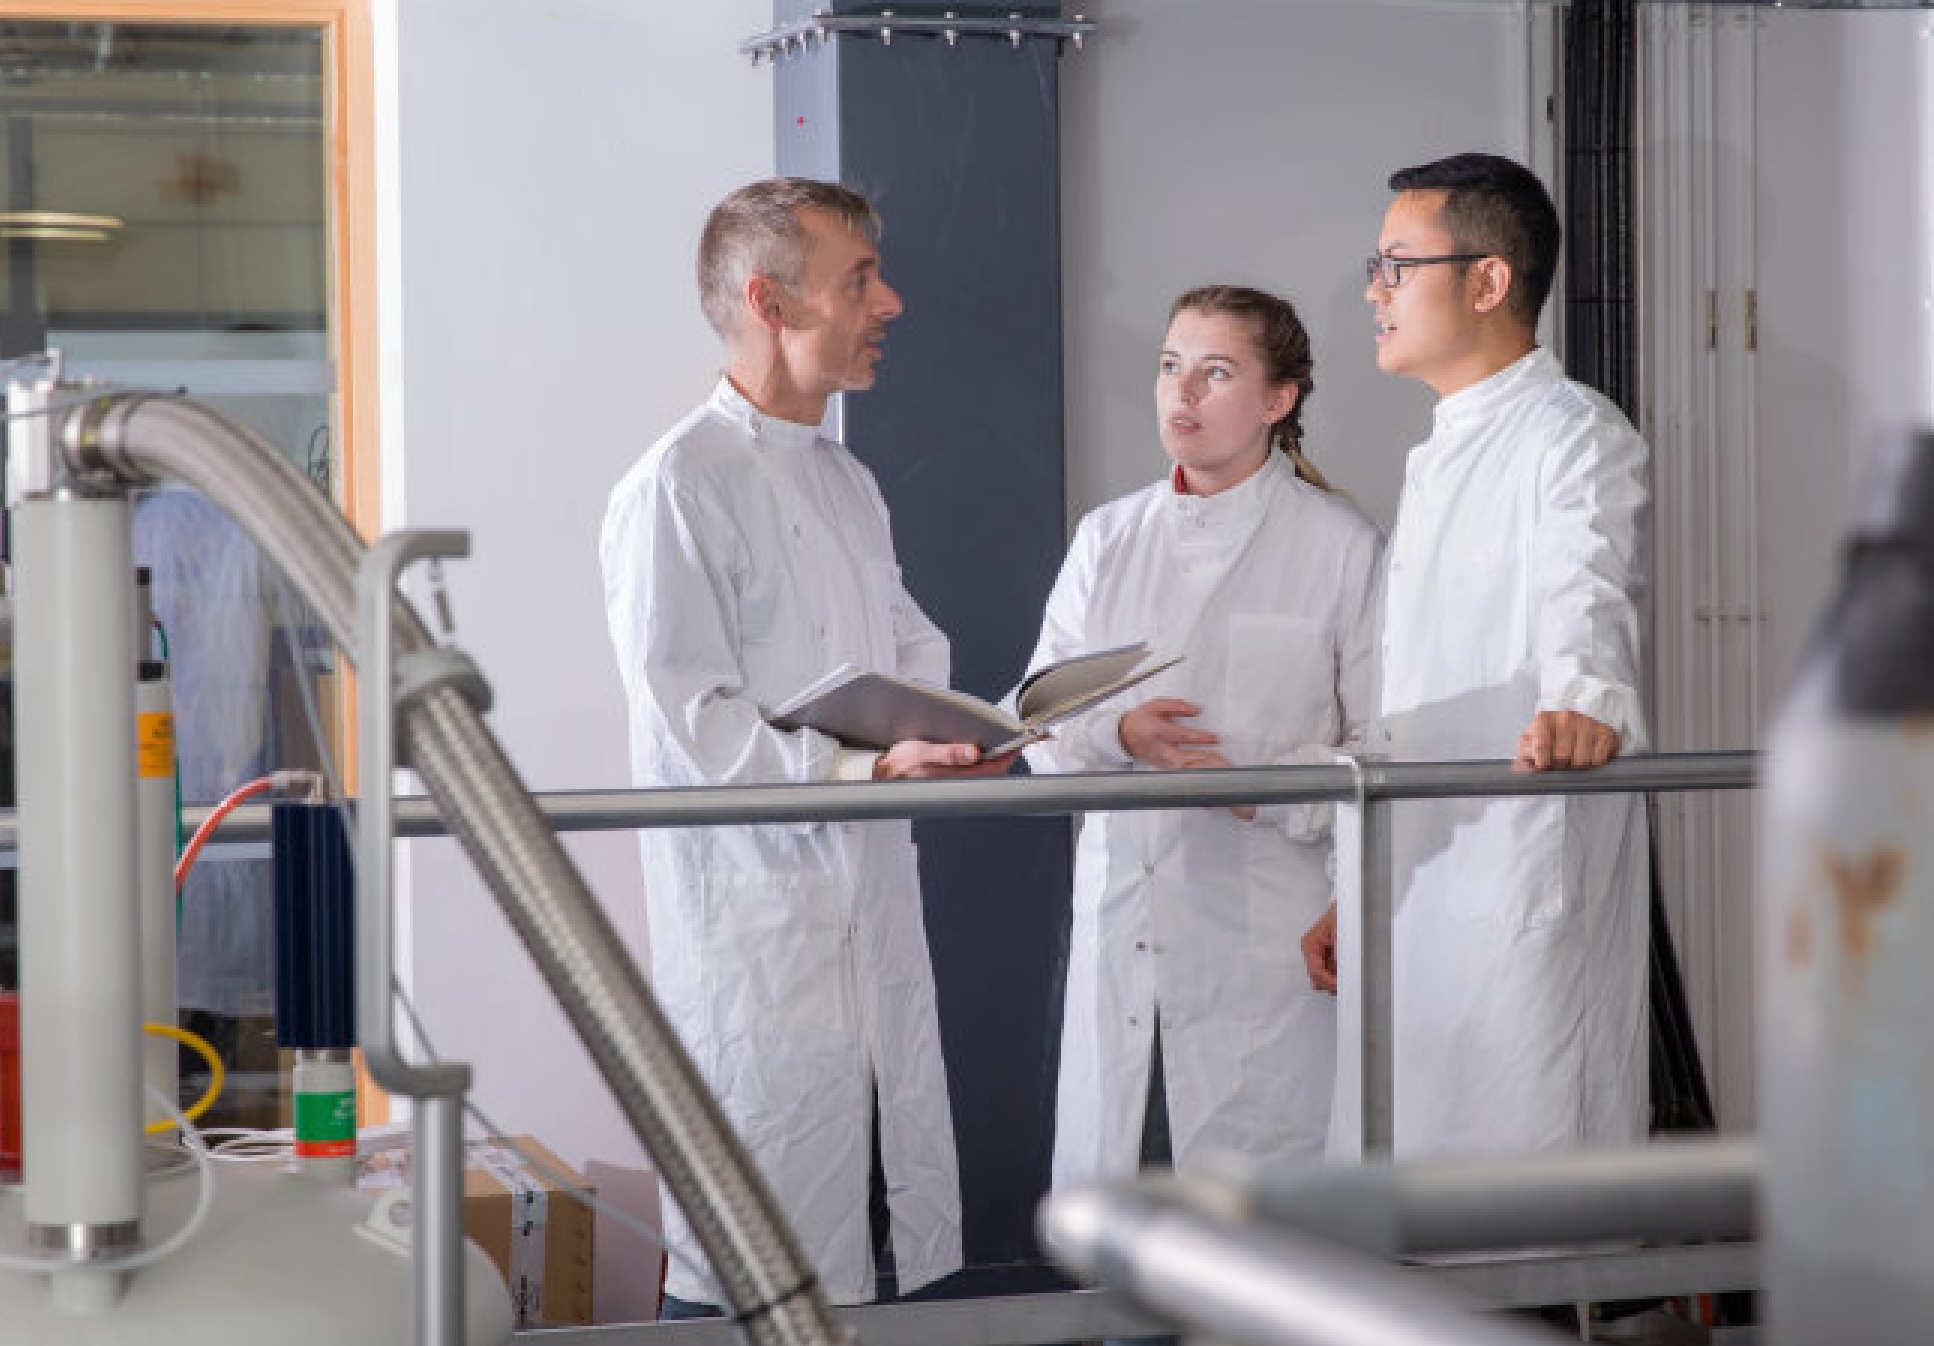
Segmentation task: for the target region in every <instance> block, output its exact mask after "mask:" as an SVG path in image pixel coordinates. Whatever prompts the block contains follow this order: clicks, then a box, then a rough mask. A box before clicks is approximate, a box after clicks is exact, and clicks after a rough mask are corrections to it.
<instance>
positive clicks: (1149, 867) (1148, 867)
mask: <svg viewBox="0 0 1934 1346" xmlns="http://www.w3.org/2000/svg"><path fill="white" fill-rule="evenodd" d="M1142 874H1143V876H1144V877H1146V878H1151V879H1152V878H1154V877H1155V862H1154V861H1153V860H1148V861H1144V862H1143V864H1142Z"/></svg>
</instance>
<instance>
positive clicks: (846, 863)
mask: <svg viewBox="0 0 1934 1346" xmlns="http://www.w3.org/2000/svg"><path fill="white" fill-rule="evenodd" d="M600 555H601V559H602V562H603V567H604V584H605V603H606V609H607V614H608V616H609V620H610V627H611V639H612V643H613V645H614V646H615V648H616V653H617V658H618V667H619V671H620V673H621V674H622V676H623V679H624V684H625V691H626V696H627V700H628V702H629V705H630V722H631V754H632V769H633V776H634V778H635V779H636V781H637V783H638V784H639V785H641V786H682V785H725V784H746V783H753V782H783V781H816V780H827V779H831V778H833V777H834V775H835V773H836V772H837V771H839V769H840V765H841V761H842V758H844V757H850V756H851V755H850V754H842V753H841V752H840V751H839V749H838V746H837V745H836V744H835V743H834V741H833V740H832V739H830V738H827V737H825V736H824V735H821V734H819V733H817V732H815V731H812V730H800V731H797V732H793V733H781V732H780V731H779V730H776V729H774V728H772V727H771V726H770V725H768V724H766V723H765V721H764V720H763V718H762V717H761V714H760V710H761V707H770V706H773V705H776V704H778V703H779V702H780V701H782V700H784V699H785V698H786V697H788V696H790V695H792V694H793V693H794V692H796V691H798V690H799V689H800V688H802V687H804V686H805V685H806V684H807V683H809V682H811V681H813V680H814V679H816V678H818V677H820V676H821V675H823V674H824V673H826V672H827V671H828V670H829V669H831V668H833V667H835V666H836V665H839V664H841V663H851V664H854V665H856V666H858V667H861V668H867V669H880V670H885V671H888V672H893V673H897V674H899V675H901V676H904V677H911V678H917V679H920V680H922V681H926V682H930V683H933V684H936V685H945V683H946V681H947V671H948V650H947V640H946V637H945V636H943V635H942V634H941V633H940V632H939V630H938V629H936V628H935V627H934V625H933V624H932V623H931V622H929V621H928V620H927V618H926V617H925V615H924V614H922V613H921V611H920V609H919V607H918V606H917V605H915V603H914V601H913V599H912V598H911V597H909V596H908V594H907V592H906V590H905V588H904V587H902V585H901V582H900V571H899V567H898V566H897V565H896V564H895V562H894V553H893V540H892V534H891V530H890V528H889V525H888V520H887V511H886V505H885V503H884V502H883V501H882V499H881V498H880V494H879V489H878V487H877V486H876V485H875V483H874V481H873V477H872V475H871V474H870V473H869V472H867V470H866V469H865V468H864V467H862V466H861V465H860V463H859V462H858V460H856V459H855V458H854V457H853V456H852V455H851V454H850V453H848V452H847V451H846V449H844V448H843V447H841V446H840V445H838V444H836V443H834V442H832V441H831V440H829V439H826V438H823V437H821V436H820V435H819V434H818V433H817V432H816V431H815V429H814V428H813V427H809V426H800V425H794V424H791V423H788V422H784V421H780V420H777V419H775V418H772V417H767V416H763V415H761V414H760V413H759V412H758V411H757V410H755V409H754V408H753V407H752V405H751V404H750V403H748V402H747V401H746V400H745V399H744V398H743V397H741V396H740V395H739V393H738V392H737V391H736V390H734V389H733V387H732V386H731V384H730V383H729V382H727V381H724V380H721V381H720V383H719V385H718V387H717V389H716V390H715V391H714V393H713V394H712V397H711V399H710V400H709V401H708V402H707V403H706V405H704V406H703V407H701V408H699V409H698V410H697V411H695V412H694V413H693V414H692V415H690V416H688V417H687V418H686V419H685V420H684V421H682V422H681V423H680V424H679V425H678V426H677V427H676V428H674V429H673V430H672V431H671V432H670V433H669V434H667V435H666V436H665V437H664V438H663V439H661V440H660V441H659V442H658V443H657V444H656V445H654V446H653V447H652V449H651V450H650V452H648V453H647V454H645V456H644V457H643V458H642V459H641V460H640V461H639V462H638V463H637V465H636V466H634V467H633V468H632V469H631V471H630V472H629V473H627V474H626V476H625V477H624V479H623V480H622V481H620V482H619V483H618V485H617V487H616V488H615V489H614V490H613V491H612V493H611V499H610V503H609V506H608V509H607V512H606V515H605V521H604V530H603V534H602V537H601V539H600ZM639 839H640V849H641V851H642V854H643V859H644V871H645V893H646V912H647V915H648V920H649V928H650V934H651V964H652V986H653V991H654V992H655V994H656V995H657V997H658V1000H659V1002H660V1004H662V1005H663V1006H664V1009H665V1012H666V1014H667V1015H669V1016H670V1018H671V1021H672V1023H673V1025H674V1026H675V1027H676V1028H677V1029H678V1032H679V1034H680V1036H681V1037H682V1038H683V1040H684V1043H685V1046H686V1047H687V1049H688V1050H689V1051H690V1052H691V1054H692V1057H693V1059H694V1060H695V1061H696V1062H697V1064H698V1069H699V1071H700V1073H701V1074H702V1075H703V1076H704V1077H705V1080H706V1082H707V1083H708V1084H709V1085H710V1086H711V1088H712V1090H713V1092H714V1093H716V1094H717V1095H718V1098H719V1101H720V1103H721V1104H722V1105H723V1107H724V1109H725V1113H726V1115H727V1116H728V1117H729V1118H730V1119H731V1121H732V1124H733V1126H734V1127H735V1128H736V1129H737V1130H738V1133H739V1135H740V1137H741V1138H742V1139H743V1140H744V1141H745V1144H746V1147H747V1148H748V1149H749V1150H750V1151H751V1154H752V1157H753V1159H754V1160H755V1161H756V1162H757V1164H758V1165H759V1168H760V1170H761V1171H762V1172H763V1173H764V1174H765V1176H766V1178H767V1180H768V1181H769V1182H770V1183H771V1184H772V1187H773V1190H774V1192H775V1194H776V1195H777V1197H778V1200H779V1204H780V1205H781V1207H783V1208H784V1210H785V1212H786V1215H787V1216H788V1218H790V1220H791V1221H792V1223H793V1227H794V1228H795V1229H796V1230H797V1231H798V1234H799V1237H800V1240H801V1242H802V1245H803V1246H804V1248H805V1251H806V1253H807V1255H808V1256H809V1257H810V1258H811V1259H812V1261H813V1263H814V1264H815V1265H816V1266H817V1267H818V1269H819V1272H820V1275H821V1277H822V1279H823V1282H824V1285H825V1289H826V1292H827V1294H828V1295H829V1296H830V1297H831V1298H832V1300H833V1301H834V1302H835V1303H854V1302H860V1301H864V1300H868V1299H871V1298H872V1297H873V1294H874V1285H873V1254H872V1241H871V1235H870V1231H869V1225H868V1216H867V1178H868V1173H869V1170H870V1159H871V1153H870V1148H869V1141H870V1137H871V1130H870V1127H869V1117H870V1115H871V1110H872V1106H873V1093H874V1089H875V1086H876V1084H877V1087H878V1091H879V1112H880V1124H881V1133H880V1148H881V1157H882V1162H883V1163H884V1165H885V1170H886V1179H887V1188H888V1201H889V1205H890V1207H891V1211H892V1238H893V1249H894V1255H895V1261H896V1267H897V1272H898V1275H899V1283H900V1287H901V1289H902V1290H911V1289H915V1288H917V1287H919V1286H921V1285H924V1284H926V1283H927V1282H928V1281H931V1280H933V1279H935V1278H936V1277H939V1276H943V1275H946V1274H948V1273H949V1272H952V1271H954V1270H956V1269H958V1268H959V1266H960V1264H961V1253H960V1180H959V1173H958V1168H957V1164H956V1160H955V1154H954V1133H953V1120H952V1112H951V1109H950V1107H949V1105H948V1099H947V1077H946V1071H945V1068H944V1065H943V1062H942V1059H941V1054H940V1032H939V1020H938V1014H937V1010H936V1007H935V999H934V986H933V971H932V967H931V964H930V961H929V958H928V952H927V941H926V929H925V924H924V922H923V920H922V916H921V909H920V879H919V871H918V869H917V867H916V863H915V855H914V847H913V840H912V831H911V827H910V825H909V824H908V823H907V822H905V821H882V822H865V823H839V824H816V825H771V826H755V827H720V828H691V829H664V830H648V831H644V832H641V833H640V834H639ZM667 1209H668V1215H667V1220H666V1232H667V1235H668V1236H669V1238H670V1239H671V1240H672V1242H673V1243H674V1244H675V1246H676V1247H677V1248H678V1250H679V1251H680V1252H681V1253H683V1254H685V1255H687V1256H688V1257H690V1258H691V1259H692V1260H693V1261H695V1262H699V1261H701V1253H700V1250H699V1247H698V1244H697V1241H696V1240H695V1239H694V1237H693V1235H692V1231H691V1228H690V1226H689V1224H688V1223H687V1222H686V1221H685V1220H684V1219H683V1218H682V1217H681V1216H679V1215H678V1214H676V1212H675V1211H674V1210H673V1209H672V1207H671V1203H669V1202H668V1203H667ZM667 1289H668V1290H669V1292H670V1293H672V1294H674V1295H677V1296H679V1297H681V1298H685V1299H693V1300H701V1301H706V1302H711V1303H718V1302H720V1300H721V1294H720V1291H719V1290H718V1288H717V1287H716V1285H715V1284H711V1283H708V1282H707V1281H705V1280H700V1279H699V1278H697V1277H696V1276H694V1275H693V1274H691V1273H690V1272H688V1271H686V1269H685V1268H683V1267H681V1266H680V1265H679V1264H678V1263H677V1262H676V1261H674V1262H673V1263H672V1267H671V1273H670V1279H669V1281H668V1283H667Z"/></svg>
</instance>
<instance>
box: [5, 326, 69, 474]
mask: <svg viewBox="0 0 1934 1346" xmlns="http://www.w3.org/2000/svg"><path fill="white" fill-rule="evenodd" d="M60 380H61V354H60V352H59V351H49V352H47V357H46V360H45V362H44V363H42V364H40V365H38V366H37V367H28V366H22V367H20V368H18V369H17V370H16V371H14V372H12V373H10V374H9V376H8V379H7V434H6V444H7V504H8V506H9V507H12V506H14V505H18V504H19V503H20V502H21V501H23V500H26V499H29V498H31V497H33V496H41V495H48V494H50V493H51V492H52V491H53V489H54V487H55V486H56V485H57V484H58V482H59V477H60V459H59V455H57V454H56V453H55V452H54V427H53V416H52V414H51V409H52V404H53V398H54V393H55V392H56V391H57V390H58V389H59V388H60Z"/></svg>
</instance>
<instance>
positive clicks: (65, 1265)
mask: <svg viewBox="0 0 1934 1346" xmlns="http://www.w3.org/2000/svg"><path fill="white" fill-rule="evenodd" d="M148 1097H149V1099H150V1100H152V1101H153V1102H154V1104H155V1105H156V1106H157V1107H159V1108H160V1109H161V1110H162V1111H163V1112H165V1113H167V1114H168V1117H169V1119H170V1120H172V1121H173V1122H174V1124H175V1125H176V1126H178V1127H180V1128H181V1138H182V1141H183V1142H184V1143H185V1144H186V1145H187V1147H188V1152H189V1153H190V1154H192V1155H193V1156H194V1158H195V1176H196V1177H197V1178H198V1179H199V1180H200V1183H201V1188H200V1190H199V1191H198V1192H197V1193H196V1195H195V1208H194V1210H192V1211H190V1212H189V1214H188V1219H187V1222H186V1223H184V1224H183V1225H182V1226H181V1228H179V1229H177V1230H176V1231H175V1232H174V1233H173V1234H172V1235H170V1236H169V1237H168V1238H167V1239H164V1240H163V1241H162V1242H160V1243H157V1244H156V1245H155V1246H154V1247H152V1248H142V1249H141V1250H140V1251H138V1252H132V1253H128V1254H126V1255H125V1256H122V1257H102V1258H97V1259H95V1260H93V1261H88V1262H74V1261H69V1260H67V1259H66V1258H61V1257H21V1256H19V1255H18V1254H0V1271H13V1272H19V1273H21V1274H22V1275H28V1276H38V1275H44V1274H47V1273H50V1272H51V1273H55V1274H58V1273H60V1272H65V1271H134V1270H136V1269H137V1268H140V1267H145V1266H152V1265H153V1264H154V1263H156V1262H159V1261H161V1260H162V1259H163V1258H165V1257H169V1256H172V1255H173V1254H174V1253H177V1252H179V1251H180V1250H181V1249H182V1248H184V1247H186V1246H187V1245H188V1241H189V1240H190V1239H192V1238H194V1237H195V1235H197V1234H199V1233H200V1232H201V1227H202V1225H204V1224H205V1223H207V1221H208V1212H209V1211H210V1210H212V1209H214V1205H215V1164H214V1160H213V1158H212V1157H211V1156H210V1155H209V1153H208V1146H207V1145H206V1144H204V1143H203V1141H202V1138H201V1132H200V1131H199V1130H198V1129H197V1128H196V1126H195V1124H194V1123H193V1122H191V1121H189V1120H188V1118H187V1117H186V1116H184V1115H183V1113H182V1111H181V1109H180V1108H178V1107H176V1106H175V1105H174V1102H173V1100H171V1099H169V1098H168V1096H167V1095H166V1094H164V1093H162V1092H161V1091H160V1090H159V1089H157V1088H155V1087H154V1086H153V1085H149V1086H148Z"/></svg>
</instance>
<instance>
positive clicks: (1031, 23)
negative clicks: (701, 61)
mask: <svg viewBox="0 0 1934 1346" xmlns="http://www.w3.org/2000/svg"><path fill="white" fill-rule="evenodd" d="M1099 26H1100V25H1098V24H1096V23H1095V22H1094V21H1093V20H1091V19H1089V18H1088V17H1087V16H1086V15H1085V14H1077V15H1075V16H1074V18H1072V19H1047V18H1034V17H1030V16H1028V15H1026V14H1022V13H1020V12H1019V11H1018V10H1017V11H1012V12H1010V13H1009V14H1008V15H1007V16H1006V17H1005V18H1000V17H996V16H991V15H970V16H968V17H966V18H963V17H961V16H960V14H958V13H957V12H955V11H954V10H948V11H947V12H945V13H944V14H931V13H929V14H896V13H894V11H892V10H890V9H883V10H881V11H879V12H878V13H877V14H834V13H832V12H831V11H830V10H824V9H822V10H816V11H814V13H813V15H812V17H811V18H806V19H795V20H793V21H792V22H790V23H782V24H779V25H777V26H775V27H772V28H768V29H767V30H766V31H765V32H763V33H759V34H757V35H755V36H753V37H749V38H747V39H746V40H745V41H743V42H741V43H740V44H739V52H740V54H741V55H744V56H747V57H750V58H751V60H752V64H753V65H757V64H759V62H760V61H761V60H767V61H771V62H773V63H774V64H777V63H778V61H779V58H780V57H782V56H792V55H794V54H795V53H797V54H798V55H801V56H803V55H805V54H806V53H807V52H809V51H811V50H812V48H813V44H814V43H815V42H817V43H818V44H819V45H820V46H822V47H823V46H826V45H827V44H828V43H830V42H831V41H832V40H833V38H834V36H835V35H847V36H854V37H870V38H875V39H877V40H878V41H879V43H880V45H881V46H883V47H890V46H892V45H893V39H894V38H895V37H896V36H898V35H900V34H906V35H908V36H913V37H937V38H939V39H940V40H941V41H943V42H945V43H946V44H947V45H948V46H949V47H954V46H958V45H959V44H960V39H961V38H963V37H982V38H994V39H997V40H1000V41H1005V42H1006V43H1007V44H1008V45H1009V46H1012V47H1014V48H1015V49H1016V50H1019V49H1020V47H1021V46H1022V45H1023V44H1024V43H1025V42H1026V41H1027V40H1028V39H1029V38H1046V39H1048V40H1050V41H1053V42H1054V43H1055V44H1056V46H1057V50H1058V49H1059V48H1060V47H1062V46H1066V45H1072V46H1073V47H1074V49H1075V50H1076V51H1080V50H1081V49H1082V46H1083V44H1084V43H1085V42H1086V41H1087V39H1088V38H1089V37H1091V36H1093V34H1094V33H1095V31H1096V29H1097V28H1098V27H1099Z"/></svg>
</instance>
